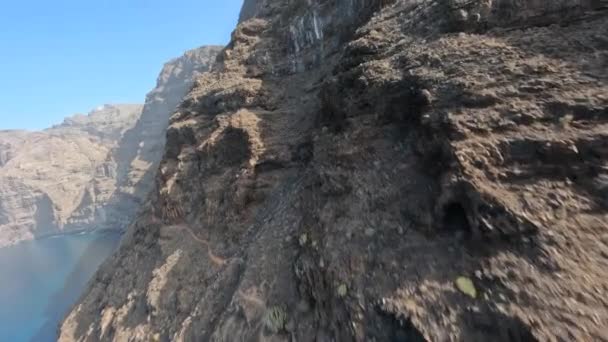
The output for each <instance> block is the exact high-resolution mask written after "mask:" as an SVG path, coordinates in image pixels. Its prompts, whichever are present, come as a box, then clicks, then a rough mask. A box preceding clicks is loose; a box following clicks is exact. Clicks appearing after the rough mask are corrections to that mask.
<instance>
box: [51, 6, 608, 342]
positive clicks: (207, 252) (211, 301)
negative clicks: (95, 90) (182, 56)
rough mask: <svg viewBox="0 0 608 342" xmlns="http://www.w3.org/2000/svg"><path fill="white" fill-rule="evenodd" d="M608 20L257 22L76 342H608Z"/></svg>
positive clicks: (197, 106)
mask: <svg viewBox="0 0 608 342" xmlns="http://www.w3.org/2000/svg"><path fill="white" fill-rule="evenodd" d="M607 5H608V4H606V3H605V2H604V1H593V0H589V1H585V0H581V1H561V0H547V1H528V2H522V1H514V0H494V1H491V0H487V1H486V0H483V1H456V0H451V1H450V0H441V1H431V0H428V1H426V0H418V1H414V0H372V1H370V0H367V1H363V0H335V1H321V0H306V1H305V0H296V1H290V2H285V1H275V0H259V1H245V6H244V8H243V13H242V15H241V19H242V22H241V23H240V24H239V26H238V27H237V28H236V30H235V32H234V34H233V38H232V41H231V43H230V45H229V46H228V47H227V48H226V49H225V50H224V51H223V52H222V54H221V55H220V63H219V65H217V66H216V67H215V68H214V70H213V71H212V72H210V73H206V74H204V75H202V76H201V77H200V78H198V79H197V80H196V81H195V85H194V87H193V89H192V90H191V91H190V93H189V95H188V96H187V97H186V98H185V99H184V101H183V102H182V104H181V105H180V108H179V110H178V111H177V112H176V113H175V114H174V115H173V116H172V118H171V120H170V126H169V129H168V131H167V146H166V149H165V156H164V158H163V160H162V162H161V164H160V172H159V174H158V176H157V177H156V184H157V188H156V190H155V191H154V192H153V196H152V198H151V201H150V203H148V205H147V206H146V208H145V209H144V211H143V212H142V213H141V215H140V216H139V218H138V219H137V221H136V222H135V223H134V224H133V225H132V226H131V228H130V229H129V232H128V234H127V237H126V239H125V241H124V242H123V244H122V246H121V248H120V250H119V252H118V254H117V255H115V256H114V257H113V258H112V259H111V260H109V261H108V262H107V263H106V264H105V265H104V266H103V267H102V269H101V270H100V272H99V273H98V274H97V275H96V278H95V280H94V282H93V283H92V285H91V288H90V289H89V291H88V293H87V294H85V296H84V297H83V298H82V300H81V302H80V303H79V304H78V305H77V306H76V308H74V310H73V311H72V313H71V314H70V315H69V316H68V317H67V318H66V320H65V322H64V323H63V325H62V327H61V337H60V340H61V341H101V340H103V341H106V340H115V341H124V340H130V341H240V340H246V341H258V340H260V341H374V340H375V341H409V340H413V341H423V340H428V341H448V340H466V341H534V340H540V341H544V340H606V339H608V332H607V331H606V330H605V327H606V326H608V309H607V308H608V302H607V301H606V296H605V292H606V291H608V288H607V287H606V286H607V283H606V279H608V267H607V266H608V265H607V260H608V259H607V255H608V240H607V236H606V229H607V228H608V226H607V223H606V222H608V221H607V219H608V203H607V202H608V197H607V196H608V193H607V189H608V181H607V180H608V145H607V142H608V136H607V135H606V132H608V125H607V122H608V121H607V120H606V118H607V117H608V97H607V95H606V94H608V74H607V73H606V71H607V70H608V68H607V66H608V65H607V60H608V41H607V40H606V38H605V37H607V36H608V13H607V10H608V6H607Z"/></svg>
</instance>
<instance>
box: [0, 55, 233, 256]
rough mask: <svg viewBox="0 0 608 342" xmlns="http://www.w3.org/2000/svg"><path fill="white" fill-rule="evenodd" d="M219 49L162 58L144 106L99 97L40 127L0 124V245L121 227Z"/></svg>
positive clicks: (148, 186) (147, 187) (139, 201)
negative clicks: (82, 110) (84, 111)
mask: <svg viewBox="0 0 608 342" xmlns="http://www.w3.org/2000/svg"><path fill="white" fill-rule="evenodd" d="M220 50H221V48H220V47H204V48H200V49H196V50H192V51H189V52H187V53H186V54H185V55H184V56H183V57H180V58H178V59H175V60H173V61H171V62H169V63H167V64H166V65H165V67H164V68H163V70H162V72H161V74H160V76H159V78H158V82H157V86H156V88H155V89H154V90H153V91H152V92H150V94H148V97H147V99H146V104H145V106H143V107H142V106H141V105H105V106H101V107H99V108H97V109H95V110H93V111H92V112H91V113H89V114H88V115H75V116H73V117H70V118H67V119H65V120H64V122H63V123H62V124H60V125H57V126H54V127H52V128H49V129H47V130H44V131H41V132H24V131H3V132H0V247H2V246H6V245H11V244H14V243H16V242H19V241H22V240H26V239H32V238H36V237H41V236H46V235H53V234H59V233H64V232H73V231H88V230H94V229H116V230H120V229H125V228H126V227H127V226H128V224H129V223H130V222H131V221H132V220H133V218H134V217H135V215H136V213H137V209H138V208H139V207H140V206H141V204H142V203H143V202H144V200H145V198H146V196H147V194H148V193H149V192H150V190H151V189H152V188H153V185H154V177H153V174H154V172H155V170H156V168H157V167H158V162H159V160H160V159H161V157H162V154H163V147H164V136H165V130H166V128H167V124H168V118H169V116H170V114H171V113H172V112H173V110H174V109H175V108H176V106H177V105H178V104H179V102H180V101H181V98H182V97H183V96H184V95H185V94H186V93H187V91H188V89H189V87H191V86H192V80H193V79H194V78H195V77H196V76H197V75H198V74H199V73H202V72H205V71H207V70H208V68H209V67H210V66H211V65H212V64H213V62H214V60H215V57H216V55H217V53H218V52H219V51H220ZM142 110H143V111H142Z"/></svg>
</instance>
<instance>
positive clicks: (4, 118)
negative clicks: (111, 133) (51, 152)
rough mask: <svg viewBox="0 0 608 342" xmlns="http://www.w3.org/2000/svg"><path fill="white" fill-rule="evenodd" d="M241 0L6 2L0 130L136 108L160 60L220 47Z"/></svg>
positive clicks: (0, 35)
mask: <svg viewBox="0 0 608 342" xmlns="http://www.w3.org/2000/svg"><path fill="white" fill-rule="evenodd" d="M241 4H242V0H52V1H51V0H11V1H4V2H3V3H2V9H1V10H0V129H29V130H34V129H42V128H46V127H49V126H51V125H52V124H55V123H60V122H61V121H62V119H63V118H64V117H66V116H69V115H72V114H74V113H87V112H89V111H90V110H91V109H93V108H95V107H97V106H98V105H101V104H104V103H142V102H143V101H144V97H145V94H146V93H147V92H148V91H150V90H151V89H152V88H153V87H154V85H155V82H156V77H157V76H158V73H159V71H160V69H161V67H162V65H163V63H164V62H166V61H168V60H169V59H171V58H174V57H178V56H180V55H181V54H182V53H183V52H184V51H186V50H189V49H192V48H195V47H198V46H201V45H207V44H222V45H224V44H226V43H227V42H228V41H229V39H230V33H231V32H232V30H233V29H234V27H235V26H236V22H237V18H238V14H239V10H240V7H241Z"/></svg>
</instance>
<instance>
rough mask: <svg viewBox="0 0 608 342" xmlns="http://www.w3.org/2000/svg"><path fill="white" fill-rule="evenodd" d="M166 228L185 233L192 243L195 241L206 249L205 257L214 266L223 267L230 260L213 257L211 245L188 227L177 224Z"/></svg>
mask: <svg viewBox="0 0 608 342" xmlns="http://www.w3.org/2000/svg"><path fill="white" fill-rule="evenodd" d="M168 228H169V229H173V230H183V231H185V232H186V233H188V234H189V235H190V236H191V237H192V239H193V240H194V241H196V242H197V243H199V244H201V245H203V246H204V247H205V248H207V256H208V257H209V260H210V261H211V262H212V263H213V264H215V265H216V266H220V267H221V266H225V265H226V264H227V263H228V261H229V260H230V259H225V258H222V257H219V256H217V255H215V253H213V250H212V248H211V244H210V243H209V241H207V240H205V239H202V238H200V237H198V236H197V235H196V233H195V232H194V231H193V230H192V228H191V227H190V226H188V225H186V224H178V225H173V226H169V227H168Z"/></svg>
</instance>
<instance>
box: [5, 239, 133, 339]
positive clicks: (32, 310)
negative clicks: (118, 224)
mask: <svg viewBox="0 0 608 342" xmlns="http://www.w3.org/2000/svg"><path fill="white" fill-rule="evenodd" d="M120 237H121V236H120V234H119V233H116V232H102V233H89V234H80V235H63V236H57V237H52V238H46V239H41V240H36V241H29V242H24V243H21V244H19V245H16V246H12V247H8V248H1V249H0V341H2V342H4V341H10V342H21V341H33V342H47V341H55V340H56V334H57V326H58V324H59V322H60V321H61V320H62V319H63V317H64V315H65V314H66V313H67V311H68V310H69V309H70V308H71V307H72V305H73V304H74V303H75V302H76V300H77V299H78V298H79V297H80V295H81V294H82V292H83V291H84V289H85V288H86V285H87V283H88V281H89V280H90V279H91V278H92V276H93V275H94V274H95V271H96V270H97V269H98V268H99V266H100V265H101V263H102V262H103V261H104V260H106V259H107V258H108V256H109V255H110V254H111V253H112V252H113V251H114V250H115V249H116V247H117V246H118V242H119V240H120Z"/></svg>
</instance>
